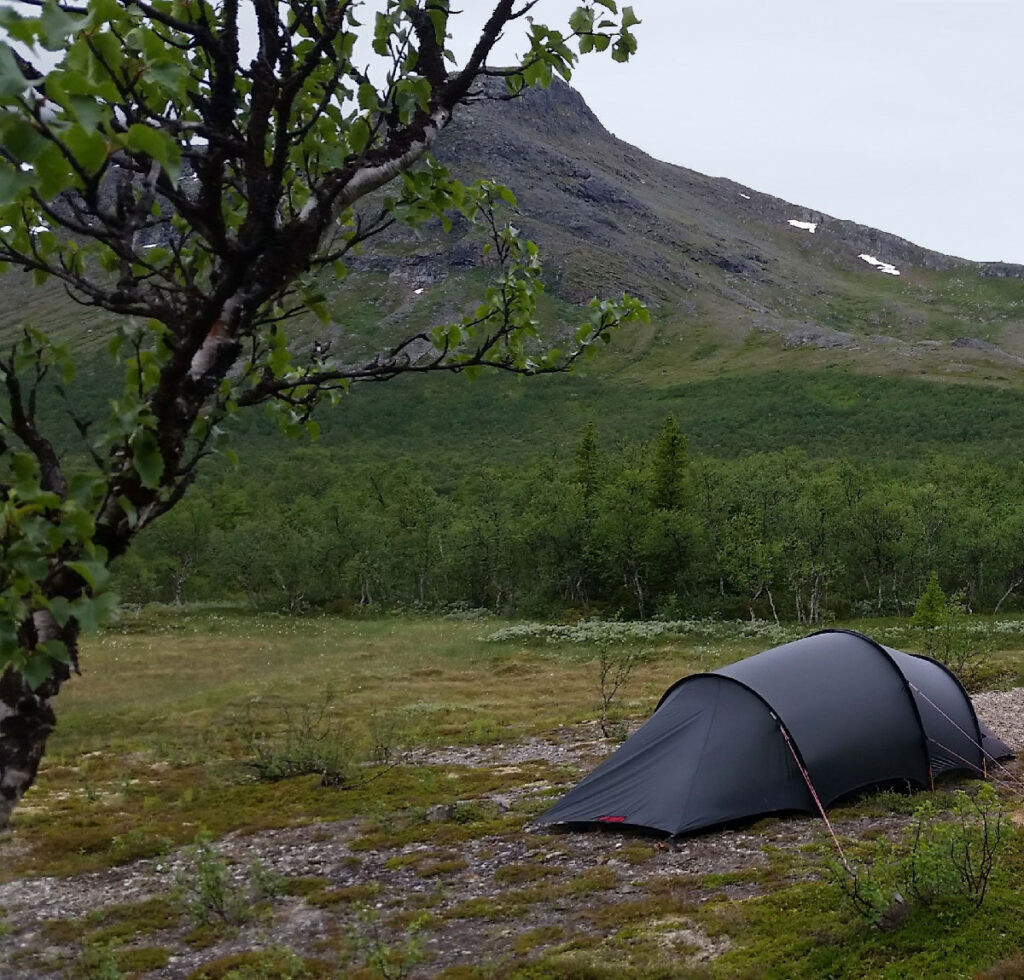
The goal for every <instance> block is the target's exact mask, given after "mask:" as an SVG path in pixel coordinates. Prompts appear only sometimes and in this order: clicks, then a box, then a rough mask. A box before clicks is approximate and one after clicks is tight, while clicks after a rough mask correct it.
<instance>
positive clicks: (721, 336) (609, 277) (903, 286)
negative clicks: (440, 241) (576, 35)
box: [439, 82, 1024, 379]
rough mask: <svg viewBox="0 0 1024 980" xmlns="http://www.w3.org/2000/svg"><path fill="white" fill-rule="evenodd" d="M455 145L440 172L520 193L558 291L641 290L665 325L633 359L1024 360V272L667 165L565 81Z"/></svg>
mask: <svg viewBox="0 0 1024 980" xmlns="http://www.w3.org/2000/svg"><path fill="white" fill-rule="evenodd" d="M448 135H449V136H450V138H449V139H447V140H446V141H445V142H444V144H443V146H442V148H441V151H440V154H439V157H440V159H441V160H442V161H444V162H445V163H447V164H448V165H449V166H451V167H452V169H453V170H456V171H458V172H464V171H466V170H467V169H468V170H469V171H470V172H475V173H478V174H481V175H483V174H488V175H493V176H494V177H496V178H497V179H499V180H501V181H503V182H504V183H507V184H508V185H509V186H510V187H511V188H512V189H513V190H514V191H515V192H516V194H517V195H518V198H519V204H520V207H521V209H522V224H523V225H524V227H525V229H526V231H527V232H528V233H529V234H530V235H531V236H532V237H534V238H535V240H537V241H538V243H539V244H541V246H542V249H543V254H544V255H545V256H546V257H547V258H546V262H547V263H548V265H549V268H550V275H551V278H552V286H553V288H554V289H555V291H556V292H558V293H560V294H561V295H562V296H564V297H565V298H567V299H570V300H580V299H583V298H585V297H588V296H589V295H591V294H592V293H593V292H595V291H598V292H601V291H604V292H616V291H619V290H621V289H625V290H627V291H630V292H633V293H636V294H638V295H640V296H642V297H643V298H644V299H645V300H647V302H648V303H650V304H651V306H652V308H654V309H655V310H656V312H657V318H656V319H657V328H656V330H655V331H654V332H653V335H652V336H649V337H645V338H643V339H641V340H640V341H638V342H637V344H636V345H635V349H636V350H638V351H639V350H648V351H651V350H652V349H654V350H653V353H654V354H655V359H656V360H657V361H659V362H667V363H665V364H663V366H670V365H671V362H672V361H673V360H675V359H678V354H679V353H680V352H679V349H678V344H679V342H680V340H682V341H684V342H688V346H689V347H692V346H693V345H696V346H698V347H703V350H704V352H705V355H707V354H708V353H710V354H717V355H718V356H717V357H712V358H711V360H712V361H714V362H717V363H722V362H724V361H727V360H729V359H730V355H735V353H736V349H737V347H738V346H742V345H743V344H744V343H747V344H750V343H751V341H752V337H753V338H754V339H757V336H758V335H765V337H764V338H763V339H770V340H774V341H776V342H777V343H776V344H775V345H774V346H777V347H778V348H779V351H778V353H780V354H781V353H783V352H785V351H786V350H791V349H793V348H810V349H815V350H824V351H831V352H843V353H844V354H845V355H846V356H845V358H844V360H845V361H846V362H847V363H849V364H851V365H858V364H859V365H862V366H868V367H881V368H882V369H883V370H884V371H885V372H886V373H890V372H893V371H896V372H903V373H913V374H922V373H924V374H947V375H948V374H955V375H974V376H976V377H980V378H997V377H998V376H999V375H1000V373H1001V372H1002V373H1003V374H1004V375H1006V376H1007V379H1008V377H1009V372H1011V371H1014V372H1015V371H1016V369H1018V368H1020V367H1021V366H1022V365H1024V267H1021V266H1013V265H1006V264H998V263H977V262H969V261H966V260H963V259H957V258H954V257H951V256H947V255H942V254H940V253H938V252H933V251H930V250H928V249H925V248H921V247H919V246H917V245H914V244H912V243H911V242H908V241H905V240H904V239H901V238H898V237H896V236H895V235H890V234H887V233H886V232H883V231H878V230H876V229H874V228H868V227H866V226H864V225H859V224H856V223H854V222H851V221H843V220H840V219H837V218H833V217H831V216H830V215H826V214H823V213H821V212H817V211H812V210H809V209H807V208H805V207H802V206H800V205H794V204H790V203H788V202H786V201H782V200H780V199H778V198H775V197H771V196H769V195H766V194H762V193H759V192H758V191H756V190H754V189H752V188H748V187H744V186H742V185H740V184H737V183H735V182H733V181H730V180H724V179H720V178H713V177H707V176H704V175H702V174H698V173H695V172H694V171H691V170H687V169H685V168H683V167H678V166H673V165H671V164H667V163H662V162H660V161H658V160H655V159H653V158H652V157H650V156H648V155H647V154H646V153H644V152H643V151H642V150H639V149H637V148H636V147H633V146H630V145H629V144H627V143H624V142H622V141H621V140H618V139H616V138H615V137H614V136H612V135H611V134H610V133H609V132H608V131H607V130H606V129H605V128H604V127H603V126H602V125H601V123H600V121H599V120H598V119H597V117H596V116H595V115H594V114H593V112H591V110H590V109H589V108H588V106H587V105H586V103H585V102H584V101H583V99H582V98H581V97H580V96H579V94H578V93H576V92H575V91H574V90H573V89H571V88H570V87H569V86H567V85H565V84H563V83H559V82H556V83H555V84H553V85H552V86H551V87H550V88H549V89H547V90H545V91H540V90H532V91H529V92H527V93H526V95H525V97H524V98H523V99H522V100H520V101H518V102H515V103H512V104H502V105H496V104H495V103H488V102H482V103H478V104H476V105H474V106H472V107H470V108H469V110H468V111H466V112H464V113H463V114H462V115H461V116H460V117H459V118H458V119H457V121H456V123H455V126H454V132H452V133H451V134H448ZM666 346H667V347H668V348H669V353H668V354H667V356H666V354H665V353H664V352H662V353H661V354H660V355H659V354H658V352H657V348H659V347H666ZM712 348H714V350H712ZM690 352H691V353H692V350H691V351H690ZM763 353H764V352H763V351H762V352H761V355H759V357H763ZM704 359H705V360H707V357H705V358H704ZM732 359H733V360H735V356H733V357H732ZM783 360H784V358H783ZM829 360H830V362H831V361H832V360H833V359H832V358H830V359H829Z"/></svg>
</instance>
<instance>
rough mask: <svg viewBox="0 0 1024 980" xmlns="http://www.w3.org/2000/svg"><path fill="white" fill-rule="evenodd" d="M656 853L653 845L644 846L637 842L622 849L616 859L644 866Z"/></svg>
mask: <svg viewBox="0 0 1024 980" xmlns="http://www.w3.org/2000/svg"><path fill="white" fill-rule="evenodd" d="M656 853H657V851H656V850H655V849H654V847H653V846H652V845H650V844H642V843H640V842H639V841H637V842H633V843H630V844H626V845H625V846H623V847H622V848H620V849H619V851H618V853H617V854H616V857H618V858H619V859H620V860H622V861H625V862H626V863H627V864H644V863H645V862H647V861H650V859H651V858H652V857H654V855H655V854H656Z"/></svg>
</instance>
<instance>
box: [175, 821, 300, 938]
mask: <svg viewBox="0 0 1024 980" xmlns="http://www.w3.org/2000/svg"><path fill="white" fill-rule="evenodd" d="M190 858H191V861H190V866H189V867H188V868H187V869H186V870H184V871H181V872H180V873H179V874H178V876H177V881H176V886H177V887H176V895H177V898H178V901H179V902H180V904H181V906H182V908H183V909H184V911H185V913H186V914H187V915H188V917H189V919H190V920H191V922H192V924H193V925H195V926H208V925H216V924H223V925H229V926H237V925H242V924H244V923H246V922H248V921H249V920H250V919H252V916H253V906H254V905H255V904H257V903H259V902H262V901H265V900H266V899H268V898H271V897H274V896H276V895H280V894H281V893H282V891H283V889H284V884H285V879H284V878H282V877H281V876H280V875H277V874H275V873H274V872H272V871H270V870H268V869H267V868H265V867H264V866H263V865H262V864H261V863H260V862H258V861H255V862H253V864H252V866H251V868H250V869H249V873H248V875H247V876H246V878H245V879H244V880H241V881H235V880H234V879H233V877H232V875H231V871H230V870H229V868H228V864H227V862H226V861H225V860H224V858H222V857H221V856H220V855H219V854H218V853H217V852H216V851H215V850H214V848H213V844H212V843H211V841H210V838H209V836H208V835H207V834H200V835H199V836H198V837H197V838H196V842H195V844H193V845H192V848H191V855H190Z"/></svg>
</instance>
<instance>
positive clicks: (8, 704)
mask: <svg viewBox="0 0 1024 980" xmlns="http://www.w3.org/2000/svg"><path fill="white" fill-rule="evenodd" d="M33 626H34V627H35V629H36V631H37V634H38V636H39V638H40V640H41V641H44V642H45V640H47V639H61V640H63V641H64V644H65V645H66V646H67V648H68V651H69V652H70V653H71V656H72V661H73V662H77V643H78V626H77V624H76V623H75V622H74V620H72V621H71V622H70V623H69V624H68V625H67V626H65V627H64V628H63V629H60V628H59V627H58V626H57V624H56V623H55V622H54V621H53V617H52V616H50V614H49V613H36V614H35V616H34V622H33ZM70 676H71V668H70V667H68V666H66V665H65V664H55V665H54V670H53V673H52V674H50V676H49V677H48V678H47V679H46V680H45V681H44V682H43V683H42V684H40V685H39V687H37V688H36V689H35V690H34V691H33V690H32V689H31V688H30V687H29V686H28V684H27V682H26V681H25V678H24V677H23V676H22V674H21V672H20V671H17V670H14V669H12V668H11V667H8V668H6V669H5V670H4V672H3V674H0V830H4V829H5V828H6V827H7V825H8V824H9V823H10V820H11V813H12V812H13V811H14V808H15V807H16V806H17V805H18V803H19V802H21V798H22V797H23V796H24V795H25V793H26V792H27V791H28V789H29V787H30V786H31V785H32V783H33V782H35V778H36V773H37V772H38V771H39V763H40V762H41V761H42V758H43V752H44V751H45V750H46V740H47V739H48V738H49V737H50V732H52V731H53V729H54V728H55V727H56V725H57V716H56V714H54V711H53V708H52V707H51V706H50V702H51V701H52V700H53V698H55V697H56V696H57V692H58V691H59V690H60V688H61V685H62V684H63V683H64V682H65V681H66V680H67V679H68V678H69V677H70Z"/></svg>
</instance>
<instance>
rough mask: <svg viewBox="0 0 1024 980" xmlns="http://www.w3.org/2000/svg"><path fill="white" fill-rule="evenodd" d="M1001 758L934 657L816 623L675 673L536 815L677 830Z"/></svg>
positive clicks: (924, 779)
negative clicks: (703, 669) (637, 718)
mask: <svg viewBox="0 0 1024 980" xmlns="http://www.w3.org/2000/svg"><path fill="white" fill-rule="evenodd" d="M1010 755H1012V753H1011V752H1010V750H1009V749H1008V748H1007V746H1006V745H1005V744H1004V743H1003V742H1002V741H1000V740H999V739H998V738H996V737H995V736H994V735H993V734H992V732H991V731H989V729H988V728H987V727H986V726H985V725H983V724H982V723H981V722H979V720H978V717H977V715H976V714H975V712H974V706H973V705H972V704H971V700H970V698H969V697H968V696H967V693H966V691H964V689H963V686H962V685H961V684H960V682H959V681H958V680H957V678H956V677H955V676H954V675H953V673H952V672H950V671H949V670H948V669H947V668H946V667H944V666H943V665H942V664H940V663H938V662H937V661H934V660H931V659H929V658H927V657H921V656H917V655H913V654H907V653H903V652H901V651H899V650H893V649H890V648H889V647H885V646H883V645H881V644H879V643H876V642H875V641H874V640H872V639H870V638H869V637H867V636H864V635H863V634H860V633H856V632H853V631H851V630H823V631H821V632H819V633H815V634H813V635H811V636H808V637H805V638H804V639H801V640H796V641H795V642H793V643H786V644H784V645H783V646H779V647H775V648H773V649H771V650H766V651H764V652H763V653H759V654H756V655H755V656H752V657H748V658H747V659H745V660H741V661H739V662H737V663H734V664H730V665H729V666H727V667H722V668H720V669H718V670H715V671H712V672H710V673H702V674H692V675H690V676H688V677H684V678H683V679H682V680H680V681H677V682H676V683H675V684H673V685H672V687H670V688H669V689H668V690H667V691H666V692H665V694H664V695H663V696H662V698H661V701H660V702H659V703H658V706H657V708H656V709H655V711H654V714H653V715H652V716H651V717H650V719H648V721H647V722H646V723H645V724H644V725H643V727H641V728H640V729H639V730H638V731H637V732H636V733H635V734H633V735H632V736H631V737H630V738H629V739H627V740H626V741H625V742H624V743H623V744H622V745H621V746H620V747H619V749H618V750H617V751H616V752H614V753H613V754H612V755H611V756H609V758H607V759H606V760H605V761H604V762H603V763H601V765H599V766H598V767H597V769H595V770H594V771H593V772H592V773H590V775H589V776H587V777H586V778H585V779H584V780H583V781H582V782H580V783H579V784H578V785H577V786H576V787H574V788H573V789H572V790H570V791H569V792H568V793H567V794H566V795H565V796H563V797H562V799H560V800H559V801H558V802H557V803H556V804H555V805H554V806H553V807H551V809H549V810H548V811H547V812H545V813H544V814H543V815H542V816H541V817H540V818H539V820H538V822H539V823H541V824H555V823H561V824H593V823H612V824H621V825H625V826H631V827H637V828H643V829H647V830H656V831H661V832H664V833H666V834H670V835H676V834H682V833H686V832H688V831H694V830H700V829H701V828H705V827H711V826H715V825H719V824H723V823H728V822H730V821H734V820H739V819H743V818H747V817H753V816H758V815H762V814H768V813H776V812H780V811H794V810H796V811H805V812H809V813H817V812H819V805H818V802H819V801H820V804H821V806H822V807H827V806H829V805H830V804H832V803H834V802H835V801H836V800H839V799H840V798H842V797H846V796H849V795H850V794H853V793H856V792H858V791H862V790H866V789H869V788H871V787H876V786H886V785H899V784H906V783H909V784H911V785H913V786H915V787H918V788H926V787H928V786H930V785H932V784H933V781H934V778H935V777H936V776H939V775H941V774H943V773H947V772H953V771H964V772H968V773H973V774H976V775H985V774H986V772H987V766H988V763H989V762H992V761H993V760H996V759H1000V758H1005V757H1007V756H1010ZM801 770H803V772H802V771H801ZM815 796H816V797H817V800H816V799H815Z"/></svg>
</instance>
